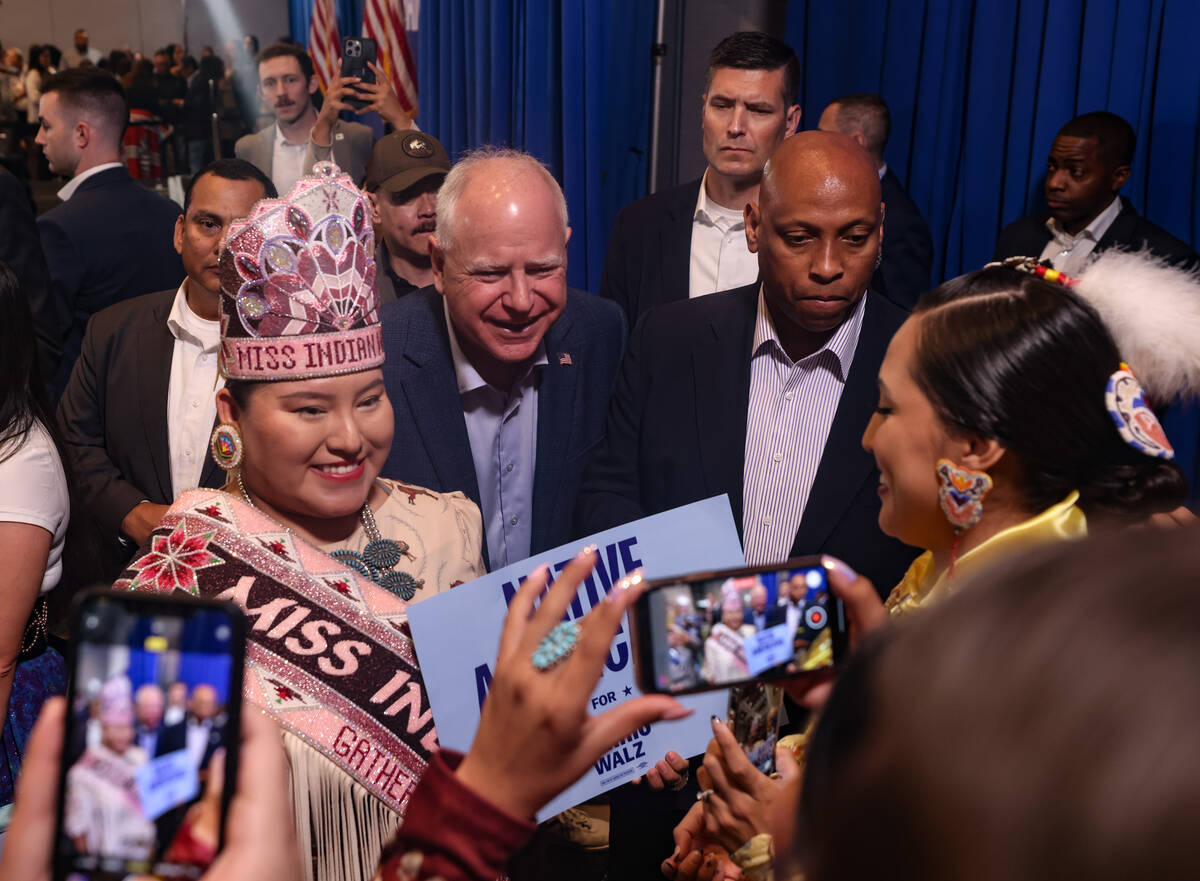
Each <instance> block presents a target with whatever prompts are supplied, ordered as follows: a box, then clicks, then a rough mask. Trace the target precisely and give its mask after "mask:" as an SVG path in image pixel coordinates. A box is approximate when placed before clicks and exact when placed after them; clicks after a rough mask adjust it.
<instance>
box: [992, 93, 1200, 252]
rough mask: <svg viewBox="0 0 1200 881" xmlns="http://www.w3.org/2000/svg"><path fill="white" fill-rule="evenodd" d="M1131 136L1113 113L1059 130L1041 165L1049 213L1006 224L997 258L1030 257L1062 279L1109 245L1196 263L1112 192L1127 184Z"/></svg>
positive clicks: (1094, 115) (1093, 116)
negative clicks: (1044, 162) (1054, 271)
mask: <svg viewBox="0 0 1200 881" xmlns="http://www.w3.org/2000/svg"><path fill="white" fill-rule="evenodd" d="M1136 145H1137V136H1136V135H1135V134H1134V131H1133V128H1132V127H1131V126H1130V125H1129V123H1127V122H1126V121H1125V120H1124V119H1122V118H1121V117H1119V116H1117V115H1116V114H1115V113H1108V112H1107V111H1103V110H1098V111H1095V112H1093V113H1085V114H1083V115H1082V116H1077V117H1075V118H1074V119H1072V120H1071V121H1070V122H1068V123H1067V124H1066V125H1064V126H1063V127H1062V128H1061V129H1059V132H1058V135H1057V136H1056V137H1055V138H1054V143H1053V144H1052V145H1051V147H1050V155H1049V157H1047V160H1046V189H1045V194H1046V207H1047V208H1048V209H1049V213H1048V214H1039V215H1034V216H1031V217H1023V218H1021V219H1020V220H1017V221H1015V222H1013V223H1010V224H1009V225H1008V226H1007V227H1005V228H1004V231H1003V232H1001V233H1000V238H999V239H998V240H997V242H996V255H995V259H996V260H1003V259H1004V258H1006V257H1016V256H1023V257H1033V258H1035V259H1037V260H1039V261H1041V262H1042V263H1046V264H1049V265H1050V266H1053V267H1054V268H1055V269H1057V270H1059V271H1060V272H1065V273H1067V274H1068V275H1072V274H1074V273H1077V272H1079V270H1080V269H1082V268H1083V267H1084V266H1085V265H1086V264H1087V262H1088V260H1089V259H1091V257H1092V256H1094V255H1096V254H1099V253H1100V252H1101V251H1105V250H1107V249H1109V248H1123V249H1125V250H1130V251H1138V250H1141V249H1142V248H1149V249H1150V250H1151V251H1153V252H1154V253H1155V254H1157V255H1158V256H1160V257H1162V258H1164V259H1165V260H1167V261H1168V262H1170V263H1173V264H1176V265H1185V266H1195V265H1196V263H1197V258H1196V252H1195V251H1194V250H1193V249H1192V248H1191V246H1189V245H1188V244H1187V243H1185V242H1182V241H1180V240H1179V239H1177V238H1175V236H1173V235H1171V234H1170V233H1169V232H1167V231H1166V230H1165V229H1163V228H1162V227H1160V226H1156V225H1155V224H1153V223H1151V222H1150V221H1148V220H1146V218H1144V217H1142V216H1141V215H1139V214H1138V213H1137V212H1136V211H1135V210H1134V209H1133V203H1131V202H1130V201H1129V199H1127V198H1125V197H1124V196H1120V195H1118V193H1119V191H1120V189H1121V187H1123V186H1125V182H1126V181H1127V180H1129V173H1130V168H1131V165H1132V163H1133V153H1134V147H1135V146H1136Z"/></svg>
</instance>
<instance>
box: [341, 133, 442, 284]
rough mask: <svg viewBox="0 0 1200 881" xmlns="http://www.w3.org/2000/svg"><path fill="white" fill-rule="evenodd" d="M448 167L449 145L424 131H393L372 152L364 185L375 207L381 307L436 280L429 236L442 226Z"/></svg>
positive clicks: (378, 142)
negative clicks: (440, 207) (441, 194)
mask: <svg viewBox="0 0 1200 881" xmlns="http://www.w3.org/2000/svg"><path fill="white" fill-rule="evenodd" d="M448 171H450V157H449V156H448V155H446V148H445V147H443V146H442V145H441V144H440V143H438V140H437V139H436V138H434V137H431V136H430V135H427V134H425V133H424V132H419V131H412V130H409V131H400V132H392V134H390V135H386V136H384V137H382V138H380V139H379V141H377V142H376V144H375V148H374V149H373V150H372V151H371V159H370V161H368V162H367V179H366V181H365V183H364V184H363V188H364V189H365V190H366V191H367V195H368V196H369V197H370V199H371V205H372V206H373V208H374V216H373V217H372V220H373V222H374V223H375V231H376V241H377V242H378V243H379V244H378V245H377V246H376V249H375V267H376V268H375V272H376V275H375V284H376V287H377V288H378V290H379V302H380V305H382V304H384V303H389V302H391V301H392V300H395V299H398V298H400V297H403V296H404V295H405V294H407V293H410V292H412V291H415V290H417V289H418V288H423V287H425V286H427V285H431V284H433V265H432V263H431V261H430V257H429V239H430V238H431V237H432V236H433V233H434V231H435V230H436V229H437V193H438V190H439V189H441V186H442V181H444V180H445V179H446V173H447V172H448Z"/></svg>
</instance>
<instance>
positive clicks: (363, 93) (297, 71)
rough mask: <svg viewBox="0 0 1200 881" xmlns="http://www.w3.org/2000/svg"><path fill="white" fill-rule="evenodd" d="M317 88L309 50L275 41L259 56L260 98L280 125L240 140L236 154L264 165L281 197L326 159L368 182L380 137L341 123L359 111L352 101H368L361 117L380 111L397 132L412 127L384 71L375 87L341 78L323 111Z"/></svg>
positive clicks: (362, 127) (358, 180)
mask: <svg viewBox="0 0 1200 881" xmlns="http://www.w3.org/2000/svg"><path fill="white" fill-rule="evenodd" d="M317 88H318V86H317V77H316V73H315V71H314V70H313V63H312V58H310V57H309V55H308V53H307V52H306V51H304V47H303V46H298V45H296V44H294V43H274V44H272V45H270V46H268V47H267V48H266V49H264V50H263V51H262V52H261V53H259V56H258V96H259V100H261V101H262V104H263V106H264V107H265V108H266V109H267V110H268V111H269V112H270V113H271V114H272V115H274V117H275V124H274V125H269V126H267V127H266V128H264V129H263V130H262V131H259V132H255V133H254V134H252V135H246V136H245V137H242V138H240V139H239V140H238V142H237V144H236V145H235V146H234V153H235V154H236V155H237V157H238V158H239V159H245V160H246V161H248V162H251V163H253V164H254V165H256V166H258V168H259V169H260V170H261V171H262V172H263V173H264V174H265V175H267V177H269V178H271V180H272V181H274V183H275V188H276V189H277V190H279V192H281V193H286V192H287V191H288V190H290V189H291V188H292V186H293V185H294V184H295V183H296V181H297V180H299V179H300V177H301V176H302V175H304V174H306V173H308V172H309V171H310V170H311V169H312V166H313V163H315V162H319V161H321V160H326V159H331V160H332V161H333V162H335V163H337V165H338V167H339V168H341V169H342V170H343V171H345V172H346V173H347V174H349V175H350V176H351V177H352V178H353V179H354V182H355V183H358V184H360V183H362V179H363V176H364V175H365V174H366V169H367V159H369V158H370V156H371V148H372V147H373V146H374V144H375V133H374V132H373V131H372V130H371V129H370V128H368V127H367V126H365V125H363V124H361V123H358V122H346V121H345V120H342V119H338V114H339V113H340V112H341V111H343V110H355V108H354V107H351V105H350V104H349V103H347V99H348V98H351V97H355V98H361V99H364V100H365V101H366V104H365V105H363V108H362V109H361V110H355V112H356V113H360V114H361V113H366V112H368V111H370V110H375V111H377V112H378V113H379V115H380V116H382V117H383V119H384V121H385V122H390V123H391V124H392V126H394V127H395V128H397V129H405V128H409V127H410V126H411V124H412V121H411V120H410V119H409V118H408V115H407V114H406V113H404V111H403V109H402V108H401V107H400V102H399V101H398V100H397V99H396V96H395V94H393V93H392V91H391V89H390V88H389V87H388V85H387V78H386V77H383V76H380V75H379V72H378V70H376V83H375V84H369V83H365V82H362V83H360V82H359V78H358V77H342V76H339V77H336V78H335V79H334V81H333V83H332V84H331V85H330V88H329V91H328V93H327V94H326V95H325V101H324V104H323V105H322V107H321V111H320V113H318V112H317V108H316V105H315V104H314V102H313V97H314V96H315V95H316V93H317Z"/></svg>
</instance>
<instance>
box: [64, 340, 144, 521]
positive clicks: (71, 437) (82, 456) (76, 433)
mask: <svg viewBox="0 0 1200 881" xmlns="http://www.w3.org/2000/svg"><path fill="white" fill-rule="evenodd" d="M107 337H108V334H106V333H104V332H102V331H101V330H100V329H98V328H97V326H96V321H95V319H93V320H92V321H89V322H88V326H87V331H86V332H85V333H84V335H83V347H82V350H81V352H80V354H79V360H78V361H76V362H75V369H74V370H73V371H72V372H71V379H70V381H69V382H68V383H67V387H66V390H65V391H64V392H63V396H62V400H60V401H59V403H58V424H59V428H60V429H61V430H62V433H63V440H64V441H65V442H66V445H67V452H68V454H69V455H70V456H71V464H72V466H73V467H74V472H75V480H76V485H77V487H78V490H79V495H80V498H81V499H82V501H83V503H84V505H86V506H87V509H88V510H89V511H90V512H91V514H92V516H93V517H95V518H96V522H97V523H99V524H100V528H101V530H102V531H103V533H104V536H105V537H106V538H109V539H116V538H119V537H120V535H121V521H122V520H124V519H125V515H126V514H128V513H129V512H130V511H132V510H133V509H134V507H136V506H137V504H138V503H139V502H142V501H143V500H145V499H147V498H149V495H148V494H147V493H145V492H143V491H142V490H140V489H138V488H137V487H136V486H134V485H133V484H132V483H130V482H129V481H127V480H125V479H124V477H122V476H121V471H120V470H119V469H118V468H117V466H116V465H115V464H113V461H112V459H110V458H109V454H108V450H107V448H106V438H105V426H104V414H105V388H104V377H105V376H106V375H107V373H108V370H107V364H108V355H109V352H108V344H109V339H107ZM129 427H130V429H131V430H138V429H140V426H137V425H130V426H129Z"/></svg>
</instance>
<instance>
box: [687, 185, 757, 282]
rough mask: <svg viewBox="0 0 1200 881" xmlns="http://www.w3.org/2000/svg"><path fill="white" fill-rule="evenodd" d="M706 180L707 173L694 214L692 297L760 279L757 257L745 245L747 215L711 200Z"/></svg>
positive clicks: (690, 280) (689, 280) (690, 279)
mask: <svg viewBox="0 0 1200 881" xmlns="http://www.w3.org/2000/svg"><path fill="white" fill-rule="evenodd" d="M707 181H708V172H707V171H705V172H704V177H702V178H701V179H700V195H699V196H698V197H697V198H696V210H695V211H694V212H693V214H692V259H691V275H690V277H689V279H688V296H689V297H703V296H704V295H705V294H711V293H714V292H715V291H727V290H729V289H730V288H740V287H742V286H743V285H748V284H753V283H754V280H755V279H756V278H758V255H757V254H751V253H750V249H749V248H748V247H747V246H746V217H745V214H744V213H743V212H742V211H741V210H740V209H739V210H734V209H732V208H724V207H722V206H720V205H718V204H717V203H716V202H714V201H712V200H711V199H709V198H708V190H707V189H706V188H705V187H706V185H707Z"/></svg>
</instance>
